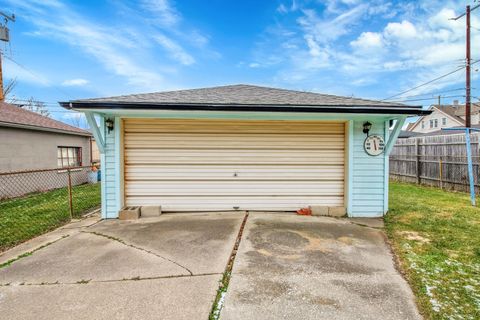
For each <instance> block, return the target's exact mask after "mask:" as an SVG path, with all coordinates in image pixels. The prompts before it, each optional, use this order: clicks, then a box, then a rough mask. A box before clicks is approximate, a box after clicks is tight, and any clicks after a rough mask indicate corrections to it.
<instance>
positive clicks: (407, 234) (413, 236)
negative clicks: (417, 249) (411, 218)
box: [397, 231, 430, 243]
mask: <svg viewBox="0 0 480 320" xmlns="http://www.w3.org/2000/svg"><path fill="white" fill-rule="evenodd" d="M397 233H398V235H400V236H401V237H403V238H404V239H407V240H412V241H418V242H420V243H429V242H430V239H428V238H426V237H423V236H421V235H420V234H419V233H418V232H415V231H398V232H397Z"/></svg>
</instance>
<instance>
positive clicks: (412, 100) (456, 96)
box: [392, 95, 465, 102]
mask: <svg viewBox="0 0 480 320" xmlns="http://www.w3.org/2000/svg"><path fill="white" fill-rule="evenodd" d="M464 97H465V95H453V96H441V98H444V99H445V98H464ZM437 99H438V97H432V98H423V99H407V100H394V101H392V102H414V101H426V100H437Z"/></svg>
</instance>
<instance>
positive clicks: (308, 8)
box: [0, 0, 480, 125]
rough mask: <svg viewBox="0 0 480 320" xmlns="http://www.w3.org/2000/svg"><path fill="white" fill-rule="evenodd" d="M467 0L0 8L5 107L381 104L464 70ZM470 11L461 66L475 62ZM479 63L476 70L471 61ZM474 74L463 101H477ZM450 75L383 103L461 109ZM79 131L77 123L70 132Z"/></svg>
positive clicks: (475, 27)
mask: <svg viewBox="0 0 480 320" xmlns="http://www.w3.org/2000/svg"><path fill="white" fill-rule="evenodd" d="M467 3H470V4H472V5H476V3H475V2H474V1H473V0H472V1H438V0H437V1H433V0H423V1H388V0H387V1H385V0H383V1H380V0H370V1H366V0H323V1H320V0H288V1H287V0H261V1H260V0H242V1H225V0H223V1H222V0H209V1H205V0H137V1H129V0H125V1H115V0H107V1H101V0H98V1H89V0H84V1H67V0H0V10H2V11H3V12H5V13H8V14H10V13H14V14H15V16H16V21H15V22H14V23H12V22H9V23H8V27H9V29H10V40H11V41H10V42H9V43H5V44H0V45H1V49H2V52H3V70H4V82H5V83H8V82H9V81H12V80H13V79H14V80H15V83H16V84H15V86H14V89H13V91H12V92H11V93H10V95H9V96H8V99H7V101H11V100H13V99H15V100H16V101H17V102H22V101H24V100H26V99H29V98H30V97H33V98H34V99H35V100H39V101H43V102H45V103H46V105H47V107H48V108H49V109H50V111H51V114H52V116H53V117H54V118H56V119H59V120H62V121H65V122H69V123H74V124H80V123H79V120H78V116H77V115H76V114H75V113H73V112H67V111H66V110H63V109H62V108H60V107H59V106H58V104H57V102H58V101H67V100H72V99H79V98H93V97H102V96H114V95H123V94H131V93H142V92H155V91H164V90H175V89H185V88H200V87H209V86H217V85H227V84H238V83H244V84H245V83H246V84H256V85H265V86H272V87H279V88H286V89H294V90H303V91H313V92H319V93H328V94H336V95H343V96H355V97H361V98H373V99H385V98H389V97H391V96H394V95H396V94H398V93H400V92H402V91H406V90H408V89H410V88H413V87H415V86H418V85H421V84H423V83H425V82H427V81H429V80H432V79H434V78H437V77H439V76H442V75H444V74H446V73H449V72H451V71H454V70H457V69H458V68H461V67H462V66H464V65H465V19H464V18H462V19H459V20H458V21H453V20H450V19H451V18H453V17H455V16H458V15H459V14H461V13H463V12H464V11H465V5H466V4H467ZM479 50H480V8H479V9H478V10H477V11H474V12H473V13H472V58H473V61H476V59H478V58H480V54H479ZM478 66H480V63H479V64H478ZM476 68H477V66H476V65H474V68H473V72H472V76H473V82H472V86H473V88H474V89H473V96H474V98H473V101H478V100H480V99H478V98H477V96H480V90H477V88H476V87H478V86H479V85H478V80H477V78H478V71H477V70H476ZM464 86H465V73H464V71H463V70H460V71H458V72H455V73H453V74H451V75H450V76H447V77H444V78H442V79H441V80H439V81H435V82H433V83H431V84H429V85H426V86H421V87H420V88H418V89H416V90H412V91H409V92H407V93H405V94H403V95H398V96H395V97H394V98H392V99H393V100H396V101H404V102H405V103H409V104H414V105H424V106H428V105H430V104H432V103H435V102H436V96H438V95H441V96H442V102H444V103H448V102H451V101H452V100H453V99H457V100H460V101H464ZM80 125H84V123H81V124H80Z"/></svg>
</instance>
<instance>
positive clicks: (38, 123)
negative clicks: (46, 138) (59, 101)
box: [0, 102, 91, 136]
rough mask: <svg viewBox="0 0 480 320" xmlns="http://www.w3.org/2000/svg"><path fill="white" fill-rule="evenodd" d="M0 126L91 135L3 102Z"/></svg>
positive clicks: (0, 105)
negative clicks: (27, 127) (21, 126)
mask: <svg viewBox="0 0 480 320" xmlns="http://www.w3.org/2000/svg"><path fill="white" fill-rule="evenodd" d="M2 124H7V125H23V126H30V127H35V128H38V129H39V130H41V129H46V130H56V131H63V132H65V133H70V134H80V135H85V136H90V135H91V133H90V132H88V131H86V130H82V129H80V128H77V127H74V126H71V125H68V124H66V123H63V122H60V121H57V120H54V119H52V118H49V117H45V116H42V115H40V114H38V113H35V112H32V111H28V110H25V109H23V108H21V107H18V106H15V105H12V104H9V103H5V102H0V126H2Z"/></svg>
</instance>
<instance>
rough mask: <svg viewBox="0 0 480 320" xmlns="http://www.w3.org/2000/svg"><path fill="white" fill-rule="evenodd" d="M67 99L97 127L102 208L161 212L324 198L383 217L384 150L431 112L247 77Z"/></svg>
mask: <svg viewBox="0 0 480 320" xmlns="http://www.w3.org/2000/svg"><path fill="white" fill-rule="evenodd" d="M61 105H62V106H63V107H65V108H68V109H73V110H77V111H82V112H84V113H85V114H86V117H87V120H88V122H89V124H90V127H91V128H92V130H93V131H92V132H93V134H94V135H95V139H96V141H97V144H98V147H99V150H100V153H101V159H102V164H101V165H102V181H105V183H102V188H103V189H102V215H103V218H116V217H118V212H119V210H120V209H121V208H122V207H124V206H145V205H154V206H161V207H162V210H163V211H221V210H263V211H265V210H267V211H293V210H298V209H300V208H304V207H308V206H320V207H322V210H323V209H328V210H330V209H331V208H333V209H334V210H339V211H342V210H343V212H345V211H346V212H347V213H348V215H349V216H358V217H378V216H382V215H384V214H385V213H386V212H387V210H388V152H389V151H390V150H391V148H392V147H393V143H394V142H395V140H396V138H397V136H398V134H399V132H400V129H401V128H402V126H403V124H404V122H405V119H406V118H407V117H408V116H418V115H427V114H429V113H430V111H426V110H422V108H421V107H420V106H418V107H417V106H415V107H414V106H406V105H402V104H395V103H388V102H383V101H372V100H364V99H356V98H350V97H339V96H333V95H323V94H317V93H310V92H300V91H292V90H283V89H274V88H267V87H259V86H251V85H232V86H222V87H214V88H204V89H193V90H180V91H170V92H157V93H150V94H135V95H126V96H119V97H110V98H98V99H86V100H73V101H69V102H62V103H61ZM94 116H97V117H99V118H100V127H98V126H97V122H96V120H95V119H94ZM393 120H396V122H395V125H394V128H393V132H392V133H391V134H390V131H389V125H390V123H391V121H393ZM369 124H371V129H370V131H369V135H370V138H369V140H368V141H374V142H375V143H371V144H369V145H367V148H366V149H368V150H369V152H370V153H375V152H377V151H378V150H381V149H382V148H383V147H384V149H385V152H383V153H380V154H379V155H377V156H371V155H369V154H367V152H366V149H365V146H364V141H365V140H366V137H367V134H366V133H364V130H365V129H368V128H369ZM381 138H383V139H384V143H382V142H381V141H380V140H381ZM327 207H328V208H327Z"/></svg>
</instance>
